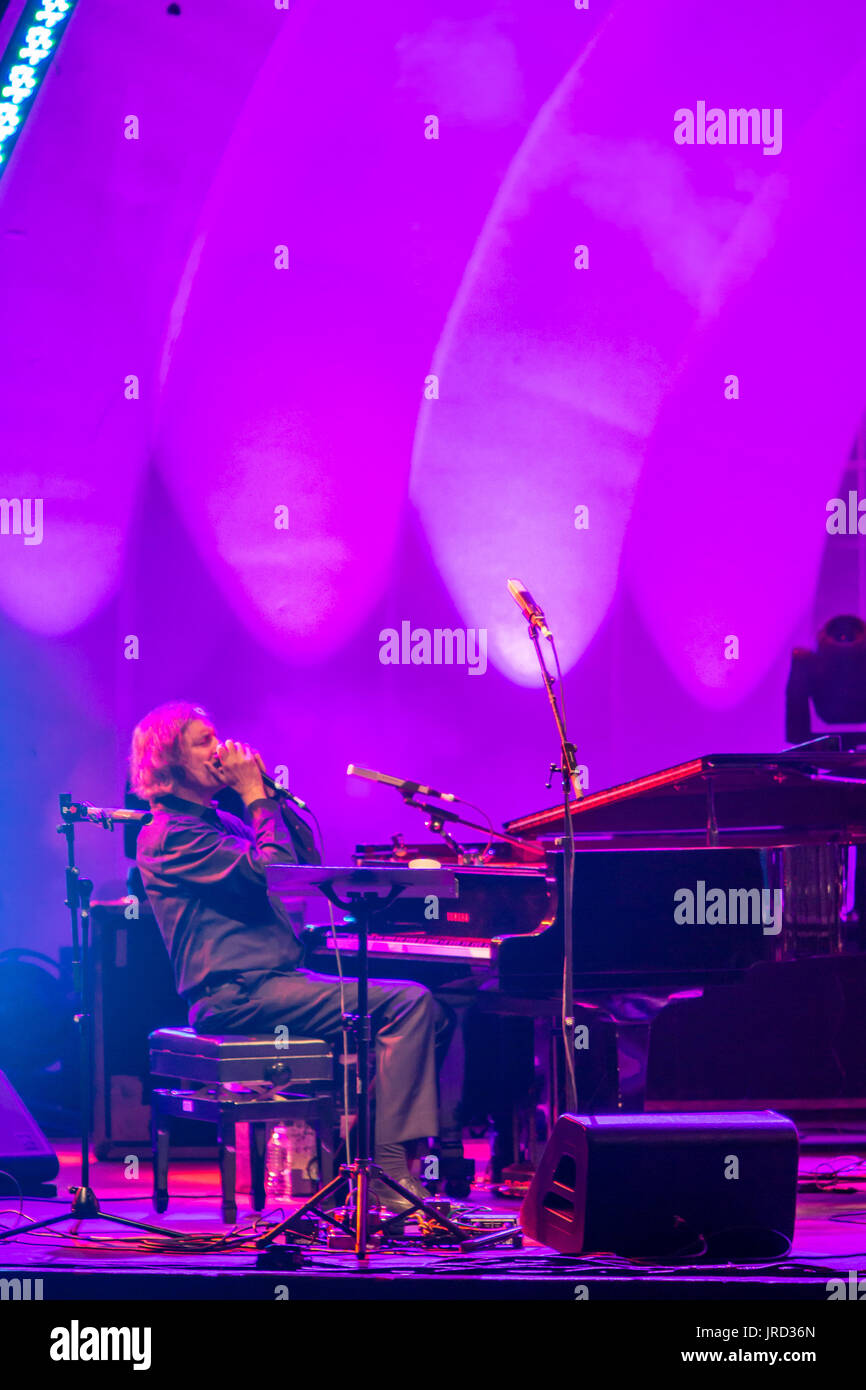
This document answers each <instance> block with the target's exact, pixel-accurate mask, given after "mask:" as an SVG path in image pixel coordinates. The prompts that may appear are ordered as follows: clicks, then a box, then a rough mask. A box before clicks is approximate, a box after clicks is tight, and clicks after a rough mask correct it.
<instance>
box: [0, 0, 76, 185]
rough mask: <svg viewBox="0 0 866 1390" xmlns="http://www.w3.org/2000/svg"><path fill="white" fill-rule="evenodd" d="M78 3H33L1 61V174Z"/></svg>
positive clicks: (45, 0) (59, 0)
mask: <svg viewBox="0 0 866 1390" xmlns="http://www.w3.org/2000/svg"><path fill="white" fill-rule="evenodd" d="M76 3H77V0H30V3H28V4H26V5H25V6H24V9H23V11H22V13H21V18H20V19H19V21H18V23H17V25H16V26H15V29H14V31H13V33H12V37H11V39H10V40H9V43H8V44H7V46H6V51H5V53H4V54H3V58H2V60H0V174H2V172H3V170H4V169H5V167H6V165H7V164H8V163H9V156H10V154H11V152H12V150H13V148H14V146H15V142H16V141H17V139H18V136H19V135H20V134H21V131H22V129H23V127H24V122H25V121H26V119H27V116H28V114H29V112H30V111H31V110H32V107H33V98H34V97H35V95H36V93H37V91H38V90H39V86H40V84H41V82H42V80H43V78H44V77H45V74H46V72H47V71H48V67H49V64H50V62H51V59H52V58H53V56H54V54H55V53H56V51H57V46H58V44H59V43H60V39H61V37H62V35H63V32H64V29H65V26H66V24H67V22H68V20H69V17H70V15H71V14H72V11H73V10H74V9H75V5H76Z"/></svg>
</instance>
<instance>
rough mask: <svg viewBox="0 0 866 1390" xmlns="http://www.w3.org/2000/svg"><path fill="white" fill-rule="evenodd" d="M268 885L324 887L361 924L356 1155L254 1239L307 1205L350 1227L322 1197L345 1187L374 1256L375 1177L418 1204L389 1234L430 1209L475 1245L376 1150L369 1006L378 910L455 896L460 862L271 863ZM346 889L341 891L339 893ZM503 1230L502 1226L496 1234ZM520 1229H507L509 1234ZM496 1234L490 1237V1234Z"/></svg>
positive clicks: (264, 1239) (263, 1239) (289, 1223)
mask: <svg viewBox="0 0 866 1390" xmlns="http://www.w3.org/2000/svg"><path fill="white" fill-rule="evenodd" d="M266 881H267V887H268V892H270V893H273V894H274V895H275V896H277V897H279V898H281V899H290V900H294V901H295V902H297V901H298V900H303V901H312V900H316V901H318V898H319V895H320V894H322V895H323V896H324V897H326V898H327V899H328V901H329V902H331V903H333V904H334V906H335V907H341V908H343V909H344V910H346V911H349V912H351V914H352V917H353V918H354V921H355V924H356V926H357V929H358V1011H357V1013H356V1014H348V1013H347V1014H344V1015H343V1023H344V1026H346V1027H347V1028H349V1029H350V1030H351V1031H352V1033H353V1034H354V1036H355V1039H356V1042H357V1048H358V1134H357V1155H356V1158H355V1160H354V1162H352V1163H344V1164H342V1165H341V1167H340V1172H339V1174H338V1175H337V1177H335V1178H334V1179H332V1181H331V1182H329V1183H327V1185H326V1186H325V1187H323V1188H322V1189H321V1191H320V1192H316V1193H314V1195H313V1196H312V1197H310V1198H309V1200H308V1201H306V1202H304V1204H303V1206H301V1207H299V1209H298V1210H297V1211H296V1212H294V1214H293V1215H292V1216H289V1217H287V1218H286V1220H285V1221H281V1222H280V1223H279V1224H278V1225H277V1226H274V1227H273V1228H272V1229H271V1230H270V1231H268V1232H267V1233H266V1234H265V1235H263V1236H260V1237H259V1239H258V1240H257V1241H256V1242H255V1244H256V1246H257V1247H258V1248H259V1249H262V1250H264V1249H266V1248H267V1247H268V1246H270V1245H272V1244H273V1242H274V1241H275V1240H276V1239H277V1237H278V1236H280V1235H282V1234H284V1233H285V1232H287V1231H291V1232H293V1233H295V1234H300V1233H301V1232H302V1230H303V1227H302V1225H301V1224H300V1223H302V1222H303V1220H304V1218H305V1217H306V1215H307V1213H308V1212H315V1213H316V1215H317V1216H319V1217H321V1218H322V1220H324V1221H327V1222H328V1223H329V1224H330V1225H332V1226H336V1227H338V1229H341V1230H342V1229H343V1227H342V1226H340V1223H339V1222H337V1221H335V1220H334V1219H333V1217H331V1216H330V1215H329V1213H328V1212H326V1211H323V1210H322V1208H321V1205H320V1204H321V1203H322V1202H323V1201H325V1200H326V1199H327V1198H328V1197H329V1196H330V1195H331V1194H332V1193H335V1192H337V1191H339V1190H340V1189H341V1188H343V1187H346V1189H347V1197H351V1196H354V1201H355V1247H354V1249H355V1254H356V1256H357V1257H358V1259H359V1260H365V1259H366V1258H367V1243H368V1230H367V1193H368V1190H369V1186H370V1180H371V1178H376V1179H377V1180H378V1181H380V1182H383V1183H385V1184H386V1186H387V1187H390V1188H391V1189H392V1191H394V1192H397V1193H399V1195H400V1196H401V1197H405V1198H406V1199H407V1201H409V1202H410V1203H411V1207H410V1210H409V1211H407V1212H405V1213H397V1214H395V1215H394V1216H391V1217H389V1218H388V1219H387V1220H386V1221H383V1223H382V1229H383V1230H384V1231H385V1233H386V1234H387V1233H388V1231H389V1228H390V1227H391V1226H392V1225H395V1224H396V1223H397V1222H402V1221H403V1220H404V1219H405V1217H406V1216H409V1215H410V1214H411V1212H412V1211H423V1212H424V1213H425V1214H426V1215H427V1216H429V1217H430V1218H431V1219H432V1220H434V1221H436V1222H437V1223H438V1224H439V1225H440V1226H443V1227H444V1228H445V1229H446V1230H447V1231H448V1233H449V1235H451V1236H453V1237H454V1239H455V1241H457V1242H458V1243H459V1244H460V1245H461V1248H462V1249H465V1248H472V1243H469V1242H466V1241H465V1240H464V1237H463V1233H462V1232H461V1230H460V1227H459V1226H456V1225H455V1224H454V1222H453V1221H450V1220H449V1219H448V1218H447V1217H446V1216H444V1215H443V1214H442V1213H441V1212H440V1211H439V1210H438V1209H437V1207H436V1206H435V1205H433V1203H432V1202H429V1203H428V1202H423V1201H420V1200H419V1199H418V1198H417V1197H416V1196H415V1195H414V1193H412V1192H409V1191H407V1189H406V1188H405V1187H402V1186H401V1185H400V1183H399V1182H397V1181H396V1180H395V1179H394V1178H391V1177H389V1176H388V1174H387V1173H385V1172H384V1171H383V1170H382V1169H381V1168H380V1167H379V1166H378V1164H376V1163H374V1162H373V1161H372V1159H371V1157H370V1083H369V1057H370V1041H371V1027H370V1014H369V1011H368V995H367V986H368V983H369V964H368V951H367V938H368V935H369V930H370V923H371V922H372V920H373V918H374V917H382V916H384V915H385V914H386V913H387V912H388V909H389V908H390V907H391V906H392V904H393V903H395V902H396V900H397V899H398V898H399V897H404V898H426V897H430V896H434V897H440V898H456V897H457V895H458V891H459V890H458V884H457V880H456V877H455V874H454V870H453V869H447V868H446V869H408V868H402V867H398V866H395V865H390V864H383V865H382V866H381V867H376V868H356V867H354V866H352V867H339V866H338V867H334V866H329V865H318V864H315V865H314V864H270V865H268V867H267V869H266ZM341 893H342V894H343V895H344V896H342V897H341V896H340V894H341ZM496 1234H497V1235H498V1233H496ZM512 1234H513V1232H511V1231H508V1232H507V1235H508V1236H509V1237H510V1236H511V1235H512ZM488 1239H489V1238H488Z"/></svg>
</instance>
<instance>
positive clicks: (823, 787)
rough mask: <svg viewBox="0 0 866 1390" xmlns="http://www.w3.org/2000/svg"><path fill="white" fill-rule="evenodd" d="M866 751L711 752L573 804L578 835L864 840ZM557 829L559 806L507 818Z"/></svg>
mask: <svg viewBox="0 0 866 1390" xmlns="http://www.w3.org/2000/svg"><path fill="white" fill-rule="evenodd" d="M864 778H866V753H864V752H850V753H841V752H835V751H829V752H828V751H821V750H818V749H816V750H812V749H808V750H806V749H792V750H790V751H787V752H784V753H710V754H707V755H705V756H704V757H700V758H693V759H692V760H691V761H690V762H687V763H678V764H677V765H676V766H675V767H669V768H664V769H663V770H662V771H661V772H654V773H650V774H649V775H648V776H646V777H638V778H636V779H635V780H634V781H633V782H623V783H622V784H621V785H619V786H616V787H608V788H607V789H606V790H604V791H600V792H593V793H592V794H591V795H588V796H585V797H583V798H582V799H581V800H580V801H572V802H571V803H570V807H569V809H570V811H571V817H572V822H573V824H574V829H575V834H576V835H577V836H579V837H586V839H587V840H590V839H594V840H596V841H597V842H603V841H605V840H608V841H610V842H611V843H613V842H619V843H622V840H623V838H624V837H628V838H631V837H634V839H635V842H637V840H638V839H640V838H643V840H644V842H645V843H646V844H650V843H658V842H659V840H658V837H665V839H666V840H669V839H671V838H673V839H675V840H676V841H677V842H678V843H682V844H688V843H705V844H724V843H725V842H726V840H727V841H728V842H735V843H738V844H742V843H744V842H749V843H754V844H790V843H795V844H798V843H810V842H825V841H827V840H863V839H866V781H864ZM505 828H506V830H507V831H508V832H509V833H510V834H512V835H539V834H548V835H553V834H557V833H559V834H561V833H562V831H563V828H564V819H563V811H562V807H561V806H555V807H551V808H550V809H549V810H545V811H536V812H532V813H531V814H529V815H526V816H520V817H517V818H516V819H515V820H511V821H508V822H507V823H506V826H505Z"/></svg>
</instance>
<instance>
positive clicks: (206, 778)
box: [130, 701, 454, 1212]
mask: <svg viewBox="0 0 866 1390" xmlns="http://www.w3.org/2000/svg"><path fill="white" fill-rule="evenodd" d="M263 772H264V767H263V763H262V760H261V758H260V756H259V754H258V753H257V752H256V751H255V750H254V749H252V748H250V747H249V745H248V744H245V743H239V742H237V741H235V740H232V739H227V740H226V741H225V742H224V743H220V742H219V740H218V739H217V735H216V732H215V730H214V726H213V722H212V720H211V719H210V717H209V716H208V714H207V713H206V712H205V710H203V709H202V708H201V707H200V706H197V705H191V704H186V703H184V702H181V701H176V702H173V703H170V704H166V705H161V706H160V707H159V708H157V709H155V710H152V711H151V713H150V714H148V715H146V716H145V718H144V719H142V721H141V723H140V724H139V725H138V726H137V728H136V730H135V732H134V734H133V738H132V752H131V756H130V774H131V779H132V785H133V788H134V790H135V791H136V793H137V794H138V795H139V796H142V797H144V798H145V799H146V800H147V801H148V802H149V804H150V808H151V811H152V813H153V820H152V821H151V823H150V824H149V825H145V826H143V827H142V830H141V832H140V834H139V837H138V846H137V852H136V861H137V863H138V866H139V869H140V871H141V876H142V880H143V883H144V887H145V891H146V893H147V897H148V901H149V902H150V904H151V907H152V908H153V912H154V916H155V917H156V920H157V923H158V925H159V928H160V931H161V932H162V936H163V939H164V941H165V944H166V947H167V949H168V953H169V956H170V957H171V962H172V966H173V968H174V973H175V982H176V985H177V990H178V993H179V994H180V995H182V996H183V997H184V998H185V999H186V1001H187V1002H188V1004H189V1006H190V1012H189V1021H190V1024H191V1026H192V1027H193V1028H195V1029H196V1030H197V1031H198V1032H202V1033H204V1032H211V1033H269V1032H271V1031H272V1030H274V1029H275V1028H277V1027H278V1026H280V1025H285V1026H286V1027H287V1028H288V1029H289V1031H290V1033H292V1032H294V1033H295V1034H299V1035H307V1036H309V1037H318V1038H324V1039H326V1040H327V1041H328V1042H336V1041H337V1040H338V1039H339V1038H340V1036H341V1031H342V1023H341V1018H342V1007H341V1000H340V985H339V981H338V980H336V979H333V978H331V977H330V976H327V975H319V974H315V973H314V972H313V971H311V970H307V969H304V968H303V966H302V964H301V961H302V956H303V949H302V947H301V945H300V943H299V941H298V939H297V937H296V935H295V932H294V930H293V927H292V922H291V920H290V918H289V916H288V914H287V913H286V911H285V910H284V908H283V907H282V906H281V904H280V903H279V902H278V901H277V900H276V899H275V898H272V897H269V895H268V893H267V891H266V887H265V868H266V866H267V865H268V864H275V863H277V864H296V863H320V862H321V861H320V858H319V856H318V854H317V853H316V851H315V848H314V845H313V840H312V836H311V834H310V831H309V828H308V827H307V826H306V825H305V824H304V822H303V821H302V820H301V819H300V817H298V816H297V815H296V814H295V813H294V812H293V811H291V810H290V809H289V808H288V807H286V806H285V804H284V803H280V802H279V801H277V800H276V799H275V798H273V797H272V796H269V795H268V792H267V789H266V787H265V785H264V783H263V781H262V775H263ZM221 787H232V788H234V790H235V791H236V792H237V793H238V795H239V796H240V798H241V800H242V801H243V803H244V806H245V807H246V811H247V814H248V816H249V819H250V825H246V824H245V823H244V821H242V820H241V819H239V818H238V817H237V816H233V815H229V814H227V813H226V812H225V811H221V810H219V809H218V808H217V807H216V806H214V805H213V804H212V802H213V798H214V796H215V794H216V793H217V792H218V791H219V789H220V788H221ZM344 997H345V1005H346V1009H347V1011H348V1012H350V1013H353V1012H356V1010H357V1004H358V989H357V980H348V979H347V980H344ZM369 1009H370V1014H371V1016H372V1024H373V1030H374V1037H375V1044H376V1145H375V1161H376V1163H378V1164H379V1166H380V1167H381V1168H382V1169H384V1171H385V1172H386V1173H387V1174H389V1176H391V1177H393V1178H395V1179H396V1180H397V1181H398V1182H400V1183H402V1185H403V1186H404V1187H407V1188H408V1189H409V1190H410V1191H411V1192H413V1193H415V1194H416V1195H417V1196H418V1197H419V1198H424V1197H426V1196H427V1195H428V1194H427V1192H426V1190H425V1189H424V1188H423V1187H421V1185H420V1183H418V1182H417V1181H416V1180H415V1179H414V1178H413V1177H412V1176H411V1174H410V1172H409V1168H408V1161H407V1150H406V1145H407V1144H408V1143H410V1142H411V1141H413V1140H416V1139H421V1138H425V1137H427V1136H430V1135H435V1134H437V1133H438V1132H439V1118H438V1106H437V1083H436V1060H437V1049H438V1054H439V1056H440V1058H441V1056H442V1055H444V1053H445V1051H446V1050H447V1047H448V1043H449V1041H450V1038H451V1034H452V1031H453V1026H454V1020H453V1016H451V1015H450V1014H449V1011H448V1010H446V1009H445V1008H444V1007H443V1006H442V1005H440V1004H439V1003H437V1002H436V1001H435V1000H434V998H433V996H432V994H431V993H430V991H429V990H428V989H426V988H425V987H424V986H423V985H420V984H413V983H410V982H408V981H403V980H371V981H370V987H369ZM371 1193H372V1195H373V1197H374V1199H375V1200H376V1201H378V1202H379V1203H380V1204H381V1205H382V1206H384V1207H385V1208H386V1209H387V1210H389V1211H392V1212H402V1211H406V1210H408V1209H409V1208H408V1203H407V1202H406V1201H405V1200H404V1199H402V1198H400V1197H399V1195H398V1194H397V1193H393V1192H392V1191H391V1189H390V1188H387V1187H386V1186H385V1185H384V1184H380V1183H373V1184H371Z"/></svg>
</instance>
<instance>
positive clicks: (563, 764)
mask: <svg viewBox="0 0 866 1390" xmlns="http://www.w3.org/2000/svg"><path fill="white" fill-rule="evenodd" d="M529 635H530V637H531V638H532V644H533V646H534V647H535V655H536V656H537V658H538V664H539V666H540V668H541V676H542V680H543V681H544V688H545V690H546V691H547V698H548V700H549V701H550V708H551V710H552V711H553V719H554V723H555V724H556V731H557V733H558V735H559V743H560V749H561V761H560V765H559V770H560V772H561V774H562V810H563V841H562V936H563V961H562V1041H563V1046H564V1048H565V1108H566V1110H567V1111H568V1112H569V1113H570V1114H572V1115H573V1114H576V1113H577V1080H576V1077H575V1071H574V822H573V821H572V819H571V802H570V795H569V793H570V792H573V794H574V798H575V800H576V801H578V800H580V798H581V797H582V796H583V790H582V788H581V786H580V784H579V782H578V780H577V752H576V750H575V747H574V744H573V743H570V742H569V739H568V735H567V733H566V730H565V720H564V718H563V715H562V712H561V710H560V708H559V702H558V701H557V698H556V691H555V689H554V686H553V677H552V676H551V674H550V672H549V671H548V669H547V664H546V662H545V660H544V657H543V655H542V652H541V647H540V644H539V637H540V634H539V631H538V623H537V622H536V621H534V620H533V619H530V620H529ZM549 640H550V641H551V642H552V641H553V638H552V637H551V638H550V639H549ZM553 768H555V764H554V765H553V766H552V768H551V771H552V770H553Z"/></svg>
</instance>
